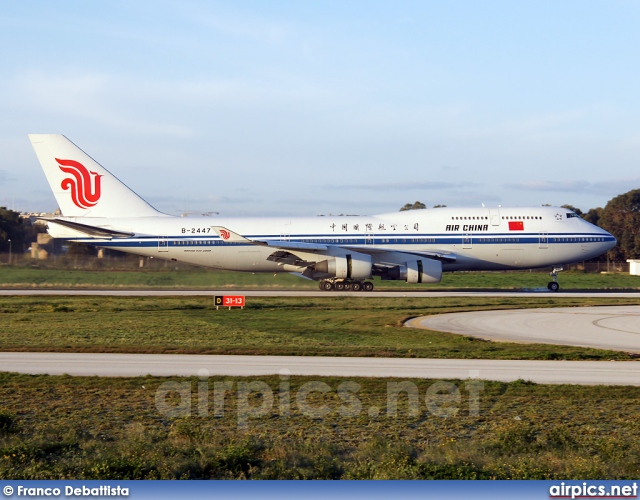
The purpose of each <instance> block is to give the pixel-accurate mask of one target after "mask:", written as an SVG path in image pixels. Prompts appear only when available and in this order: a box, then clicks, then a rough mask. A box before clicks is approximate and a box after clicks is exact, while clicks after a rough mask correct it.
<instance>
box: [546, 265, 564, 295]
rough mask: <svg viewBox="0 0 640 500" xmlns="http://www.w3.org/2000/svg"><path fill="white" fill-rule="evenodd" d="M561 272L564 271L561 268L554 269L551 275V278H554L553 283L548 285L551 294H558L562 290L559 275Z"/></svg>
mask: <svg viewBox="0 0 640 500" xmlns="http://www.w3.org/2000/svg"><path fill="white" fill-rule="evenodd" d="M560 271H562V268H561V267H554V268H553V271H551V272H550V273H549V276H551V277H552V278H553V281H550V282H549V284H548V285H547V288H548V289H549V291H551V292H557V291H558V290H560V283H558V273H559V272H560Z"/></svg>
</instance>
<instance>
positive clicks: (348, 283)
mask: <svg viewBox="0 0 640 500" xmlns="http://www.w3.org/2000/svg"><path fill="white" fill-rule="evenodd" d="M342 283H343V284H344V289H345V290H347V291H348V290H351V287H352V286H353V284H352V283H350V282H349V281H343V282H342Z"/></svg>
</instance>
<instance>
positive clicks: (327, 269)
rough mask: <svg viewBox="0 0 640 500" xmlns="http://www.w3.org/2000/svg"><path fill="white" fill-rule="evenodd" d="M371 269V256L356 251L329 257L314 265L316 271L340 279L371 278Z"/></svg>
mask: <svg viewBox="0 0 640 500" xmlns="http://www.w3.org/2000/svg"><path fill="white" fill-rule="evenodd" d="M371 269H372V262H371V256H370V255H365V254H362V253H356V252H354V253H350V254H347V255H345V256H344V257H330V258H328V259H327V260H323V261H322V262H318V263H316V265H315V270H316V272H319V273H325V274H329V275H331V276H333V277H336V278H341V279H356V280H364V279H367V278H371Z"/></svg>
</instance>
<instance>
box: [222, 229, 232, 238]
mask: <svg viewBox="0 0 640 500" xmlns="http://www.w3.org/2000/svg"><path fill="white" fill-rule="evenodd" d="M220 236H222V239H223V240H228V239H229V238H231V235H230V234H229V231H227V230H226V229H220Z"/></svg>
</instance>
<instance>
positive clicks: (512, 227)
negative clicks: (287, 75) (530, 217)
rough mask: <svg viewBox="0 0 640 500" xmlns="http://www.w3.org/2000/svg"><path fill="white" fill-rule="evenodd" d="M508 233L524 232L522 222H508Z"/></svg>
mask: <svg viewBox="0 0 640 500" xmlns="http://www.w3.org/2000/svg"><path fill="white" fill-rule="evenodd" d="M509 231H524V222H522V221H521V220H510V221H509Z"/></svg>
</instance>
